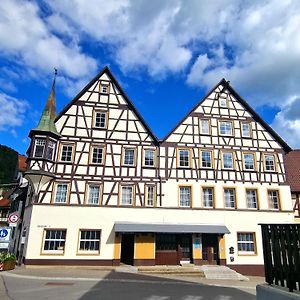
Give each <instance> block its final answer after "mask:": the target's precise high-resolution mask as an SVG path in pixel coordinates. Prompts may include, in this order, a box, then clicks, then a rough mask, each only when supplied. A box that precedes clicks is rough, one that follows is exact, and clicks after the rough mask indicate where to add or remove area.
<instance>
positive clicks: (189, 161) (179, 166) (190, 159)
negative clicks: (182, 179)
mask: <svg viewBox="0 0 300 300" xmlns="http://www.w3.org/2000/svg"><path fill="white" fill-rule="evenodd" d="M176 150H177V153H176V154H177V168H183V169H189V168H191V166H192V151H191V149H190V148H187V147H178V148H176ZM180 151H188V153H189V157H188V163H189V164H188V166H181V165H180Z"/></svg>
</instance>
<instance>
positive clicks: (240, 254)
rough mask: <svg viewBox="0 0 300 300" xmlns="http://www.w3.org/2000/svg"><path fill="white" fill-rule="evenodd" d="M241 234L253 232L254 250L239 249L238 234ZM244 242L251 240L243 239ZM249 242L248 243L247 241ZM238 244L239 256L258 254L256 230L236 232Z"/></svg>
mask: <svg viewBox="0 0 300 300" xmlns="http://www.w3.org/2000/svg"><path fill="white" fill-rule="evenodd" d="M239 234H252V235H253V248H254V251H240V250H239V239H238V235H239ZM242 242H244V243H245V242H249V241H241V243H242ZM247 244H248V243H247ZM236 245H237V255H238V256H256V255H257V242H256V232H255V231H253V232H251V231H237V233H236Z"/></svg>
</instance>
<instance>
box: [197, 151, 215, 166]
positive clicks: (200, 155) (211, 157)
mask: <svg viewBox="0 0 300 300" xmlns="http://www.w3.org/2000/svg"><path fill="white" fill-rule="evenodd" d="M202 152H210V164H211V167H207V166H203V161H202ZM199 165H200V168H201V169H214V150H213V149H199Z"/></svg>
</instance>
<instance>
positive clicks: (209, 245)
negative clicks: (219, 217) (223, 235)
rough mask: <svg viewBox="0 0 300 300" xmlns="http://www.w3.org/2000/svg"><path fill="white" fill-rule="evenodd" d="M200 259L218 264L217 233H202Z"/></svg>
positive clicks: (211, 263)
mask: <svg viewBox="0 0 300 300" xmlns="http://www.w3.org/2000/svg"><path fill="white" fill-rule="evenodd" d="M202 260H203V261H204V263H207V264H209V265H216V264H218V265H219V264H220V260H219V243H218V235H217V234H202Z"/></svg>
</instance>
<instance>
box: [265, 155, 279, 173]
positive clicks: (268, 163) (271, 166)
mask: <svg viewBox="0 0 300 300" xmlns="http://www.w3.org/2000/svg"><path fill="white" fill-rule="evenodd" d="M264 160H265V170H266V171H275V170H276V168H275V156H274V155H272V154H265V155H264Z"/></svg>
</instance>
